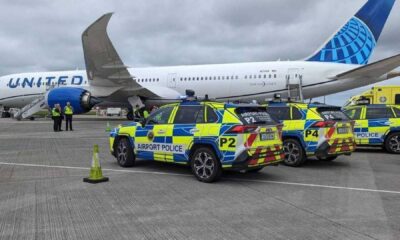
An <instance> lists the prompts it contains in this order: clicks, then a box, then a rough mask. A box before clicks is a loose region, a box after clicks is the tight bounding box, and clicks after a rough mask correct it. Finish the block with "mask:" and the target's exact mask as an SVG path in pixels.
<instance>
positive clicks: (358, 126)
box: [344, 107, 368, 144]
mask: <svg viewBox="0 0 400 240" xmlns="http://www.w3.org/2000/svg"><path fill="white" fill-rule="evenodd" d="M344 112H345V113H346V115H347V116H348V117H349V118H350V119H351V120H354V137H355V141H356V144H368V138H363V135H365V133H366V132H368V120H366V119H365V108H363V107H356V108H351V109H347V110H345V111H344Z"/></svg>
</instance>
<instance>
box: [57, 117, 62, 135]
mask: <svg viewBox="0 0 400 240" xmlns="http://www.w3.org/2000/svg"><path fill="white" fill-rule="evenodd" d="M62 120H63V116H60V117H59V120H58V131H62V130H61V125H62Z"/></svg>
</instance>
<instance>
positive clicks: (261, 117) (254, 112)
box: [235, 107, 277, 125]
mask: <svg viewBox="0 0 400 240" xmlns="http://www.w3.org/2000/svg"><path fill="white" fill-rule="evenodd" d="M235 112H236V114H237V115H238V116H239V118H240V120H241V121H242V122H243V124H245V125H250V124H251V125H275V124H277V122H276V121H275V120H274V119H273V118H272V117H271V115H269V114H268V113H267V111H266V109H265V108H263V107H238V108H236V110H235Z"/></svg>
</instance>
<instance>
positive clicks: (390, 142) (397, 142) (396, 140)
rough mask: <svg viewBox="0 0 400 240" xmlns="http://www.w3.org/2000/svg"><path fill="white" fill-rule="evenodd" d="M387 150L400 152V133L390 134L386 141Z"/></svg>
mask: <svg viewBox="0 0 400 240" xmlns="http://www.w3.org/2000/svg"><path fill="white" fill-rule="evenodd" d="M385 148H386V151H388V152H389V153H396V154H400V133H392V134H390V135H389V136H388V137H387V139H386V141H385Z"/></svg>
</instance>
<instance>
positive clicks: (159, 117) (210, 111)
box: [110, 101, 284, 182]
mask: <svg viewBox="0 0 400 240" xmlns="http://www.w3.org/2000/svg"><path fill="white" fill-rule="evenodd" d="M110 150H111V153H112V154H113V155H114V156H115V157H116V159H117V161H118V163H119V165H120V166H122V167H130V166H133V165H134V163H135V160H136V159H143V160H155V161H161V162H172V163H178V164H187V165H190V166H191V168H192V171H193V174H194V175H195V176H196V178H197V179H198V180H199V181H202V182H213V181H216V180H217V179H218V178H219V177H220V175H221V172H222V170H223V169H232V170H246V171H253V172H256V171H259V170H261V169H262V168H263V167H265V166H267V165H276V164H277V163H279V162H280V161H282V159H283V158H284V154H283V150H282V141H281V137H280V130H279V124H278V123H277V122H276V121H274V120H273V119H272V118H271V117H270V115H269V114H268V113H267V112H266V110H265V107H262V106H260V105H241V104H224V103H218V102H211V101H183V102H181V103H174V104H169V105H165V106H163V107H161V108H160V109H158V110H157V111H155V112H153V113H152V114H151V115H150V116H149V117H148V118H147V119H146V120H144V121H142V122H141V123H131V124H128V125H122V126H119V127H118V128H116V129H114V130H113V131H112V132H111V135H110Z"/></svg>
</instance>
